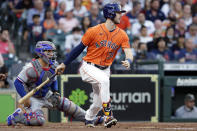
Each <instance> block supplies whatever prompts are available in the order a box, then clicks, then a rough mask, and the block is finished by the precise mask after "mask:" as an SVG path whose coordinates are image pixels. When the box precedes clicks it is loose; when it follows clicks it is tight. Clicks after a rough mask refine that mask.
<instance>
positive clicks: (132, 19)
mask: <svg viewBox="0 0 197 131" xmlns="http://www.w3.org/2000/svg"><path fill="white" fill-rule="evenodd" d="M141 10H142V6H141V3H140V2H139V1H134V2H133V9H132V10H131V11H129V12H128V13H126V16H128V17H129V21H130V24H131V25H133V24H134V23H135V22H136V21H137V16H138V14H139V13H140V11H141Z"/></svg>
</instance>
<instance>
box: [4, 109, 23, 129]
mask: <svg viewBox="0 0 197 131" xmlns="http://www.w3.org/2000/svg"><path fill="white" fill-rule="evenodd" d="M21 111H22V110H21V109H20V108H18V109H16V111H15V112H14V113H13V114H11V115H9V116H8V117H7V125H8V126H11V125H16V122H15V117H16V116H18V115H19V113H20V112H21Z"/></svg>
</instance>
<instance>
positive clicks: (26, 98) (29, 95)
mask: <svg viewBox="0 0 197 131" xmlns="http://www.w3.org/2000/svg"><path fill="white" fill-rule="evenodd" d="M56 75H57V73H55V74H53V75H52V76H51V77H50V78H47V79H46V80H45V81H44V82H42V83H41V84H40V85H39V86H37V87H36V88H34V89H32V90H31V91H30V92H29V93H27V94H26V95H25V96H24V97H23V98H21V99H20V100H19V101H18V104H19V107H21V106H22V104H24V102H25V101H26V100H28V99H29V98H30V97H31V96H33V95H34V94H35V93H36V92H37V91H38V90H40V89H41V88H42V87H43V86H45V85H46V84H47V83H49V82H50V81H51V80H52V79H53V78H54V77H55V76H56Z"/></svg>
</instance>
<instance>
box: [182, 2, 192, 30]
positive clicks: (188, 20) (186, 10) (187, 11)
mask: <svg viewBox="0 0 197 131" xmlns="http://www.w3.org/2000/svg"><path fill="white" fill-rule="evenodd" d="M182 18H183V19H184V21H185V24H186V26H187V27H188V26H189V25H190V24H192V13H191V6H190V5H184V6H183V17H182Z"/></svg>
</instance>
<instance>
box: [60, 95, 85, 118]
mask: <svg viewBox="0 0 197 131" xmlns="http://www.w3.org/2000/svg"><path fill="white" fill-rule="evenodd" d="M58 109H59V110H61V111H63V112H66V113H67V114H68V115H72V116H73V117H74V118H75V119H77V120H80V121H85V114H86V112H85V110H83V109H82V108H81V107H79V106H78V105H76V104H75V103H73V102H72V101H70V100H68V99H67V98H61V102H60V104H59V105H58Z"/></svg>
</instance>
